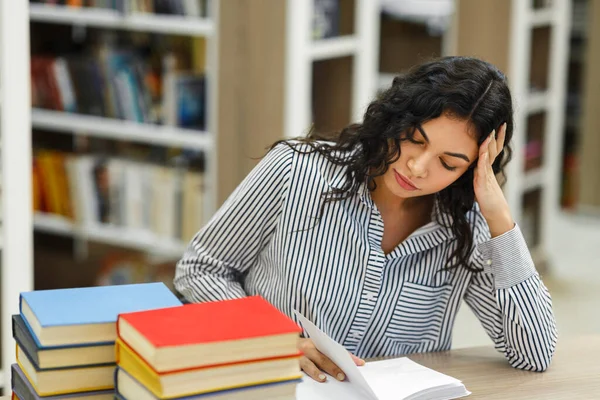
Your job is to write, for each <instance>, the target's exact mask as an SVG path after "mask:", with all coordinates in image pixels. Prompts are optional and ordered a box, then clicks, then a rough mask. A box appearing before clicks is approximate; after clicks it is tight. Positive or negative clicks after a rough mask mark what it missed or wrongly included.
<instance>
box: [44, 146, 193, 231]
mask: <svg viewBox="0 0 600 400" xmlns="http://www.w3.org/2000/svg"><path fill="white" fill-rule="evenodd" d="M32 170H33V178H32V182H33V208H34V210H35V211H38V212H44V213H50V214H55V215H59V216H62V217H65V218H67V219H70V220H73V221H76V222H77V223H78V224H81V225H83V226H94V225H99V224H108V225H110V226H116V227H122V228H124V229H127V230H129V231H131V232H132V233H134V232H151V233H153V234H155V235H156V236H158V237H164V238H169V239H179V240H182V241H185V242H187V241H189V240H190V239H191V238H192V237H193V236H194V234H195V233H196V232H197V231H198V230H199V229H200V228H201V227H202V225H203V216H204V213H203V208H204V192H205V191H204V184H203V182H204V179H203V176H204V175H203V172H202V171H195V170H189V169H184V168H177V167H167V166H164V165H158V164H153V163H148V162H141V161H138V160H131V159H127V158H108V157H104V156H99V155H74V154H71V153H64V152H60V151H53V150H40V151H38V152H36V153H35V155H34V159H33V169H32Z"/></svg>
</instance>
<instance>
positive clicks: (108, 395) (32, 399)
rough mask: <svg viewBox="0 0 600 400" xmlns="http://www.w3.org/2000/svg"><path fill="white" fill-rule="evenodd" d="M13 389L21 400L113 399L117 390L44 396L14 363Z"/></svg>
mask: <svg viewBox="0 0 600 400" xmlns="http://www.w3.org/2000/svg"><path fill="white" fill-rule="evenodd" d="M10 380H11V389H12V391H13V393H14V394H15V395H16V396H17V398H19V400H61V399H65V400H67V399H74V400H77V399H85V400H112V399H113V397H114V395H115V391H114V390H112V389H109V390H97V391H94V392H78V393H69V394H62V395H56V396H44V397H41V396H40V395H39V394H37V392H36V391H35V389H34V388H33V386H31V383H30V382H29V379H27V376H25V374H24V373H23V371H22V370H21V367H19V366H18V365H17V364H13V365H12V366H11V376H10Z"/></svg>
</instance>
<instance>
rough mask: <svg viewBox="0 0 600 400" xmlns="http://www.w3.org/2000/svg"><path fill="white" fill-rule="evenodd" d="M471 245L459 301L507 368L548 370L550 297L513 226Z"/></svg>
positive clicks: (552, 325) (552, 326)
mask: <svg viewBox="0 0 600 400" xmlns="http://www.w3.org/2000/svg"><path fill="white" fill-rule="evenodd" d="M487 235H488V238H487V239H488V240H486V241H484V242H482V243H480V244H479V245H477V246H476V248H475V251H474V252H473V255H472V261H471V262H472V265H474V266H476V267H479V268H483V272H481V273H475V274H473V276H472V279H471V282H470V285H469V288H468V289H467V291H466V293H465V302H466V303H467V304H468V305H469V307H470V308H471V309H472V310H473V312H474V313H475V315H476V316H477V318H478V319H479V321H480V322H481V324H482V325H483V327H484V329H485V331H486V332H487V334H488V335H489V337H490V338H491V339H492V340H493V341H494V343H495V347H496V349H497V350H498V351H500V352H502V353H503V354H504V355H505V357H506V358H507V360H508V361H509V363H510V364H511V365H512V366H513V367H515V368H520V369H524V370H530V371H539V372H541V371H545V370H546V368H548V366H549V365H550V361H551V359H552V356H553V354H554V350H555V347H556V341H557V330H556V321H555V318H554V313H553V311H552V299H551V297H550V293H549V292H548V289H547V288H546V286H544V283H543V282H542V280H541V278H540V276H539V274H538V273H537V271H536V269H535V266H534V263H533V260H532V259H531V255H530V253H529V250H528V248H527V244H526V243H525V239H524V238H523V235H522V233H521V230H520V229H519V227H518V225H515V227H514V228H513V229H512V230H510V231H508V232H506V233H505V234H503V235H500V236H498V237H495V238H492V239H489V232H487Z"/></svg>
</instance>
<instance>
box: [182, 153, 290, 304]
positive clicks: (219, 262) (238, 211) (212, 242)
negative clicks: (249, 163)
mask: <svg viewBox="0 0 600 400" xmlns="http://www.w3.org/2000/svg"><path fill="white" fill-rule="evenodd" d="M293 155H294V151H293V150H292V149H291V148H290V147H289V146H287V145H285V144H280V145H278V146H277V147H275V148H274V149H272V150H271V151H270V152H269V153H268V154H267V155H266V156H265V158H263V159H262V160H261V161H260V163H259V164H258V165H257V166H256V167H255V168H254V169H253V170H252V171H251V172H250V174H249V175H248V176H247V177H246V178H245V179H244V181H243V182H242V183H241V184H240V185H239V186H238V187H237V188H236V190H235V191H234V192H233V193H232V194H231V196H230V197H229V198H228V199H227V201H226V202H225V203H224V204H223V206H222V207H221V208H220V209H219V210H218V211H217V213H216V214H215V215H214V216H213V217H212V219H211V220H210V221H209V222H208V224H207V225H206V226H205V227H204V228H202V229H201V230H200V231H199V232H198V233H197V234H196V235H195V237H194V238H193V239H192V240H191V242H190V244H189V245H188V248H187V250H186V252H185V254H184V255H183V258H182V259H181V260H180V261H179V262H178V263H177V267H176V272H175V280H174V285H175V289H176V290H177V291H178V292H180V293H181V294H182V295H183V296H184V297H185V299H186V300H188V301H190V302H203V301H213V300H224V299H234V298H239V297H244V296H246V293H245V292H244V289H243V286H242V283H241V282H242V277H243V275H244V273H245V272H247V271H248V270H249V269H250V268H252V267H253V266H254V265H255V264H256V261H257V259H258V256H259V254H260V252H261V250H262V249H263V248H264V247H265V246H266V245H267V244H268V242H269V240H270V238H271V236H272V234H273V231H274V230H275V227H276V224H277V220H278V217H279V215H280V214H281V211H282V209H283V203H284V200H285V197H286V195H287V193H288V188H289V181H290V178H291V167H292V161H293Z"/></svg>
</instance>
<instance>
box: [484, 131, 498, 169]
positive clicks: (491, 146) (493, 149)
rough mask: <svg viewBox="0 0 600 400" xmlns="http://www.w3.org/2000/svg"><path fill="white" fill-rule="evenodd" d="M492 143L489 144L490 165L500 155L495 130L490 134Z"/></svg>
mask: <svg viewBox="0 0 600 400" xmlns="http://www.w3.org/2000/svg"><path fill="white" fill-rule="evenodd" d="M490 137H491V138H490V141H489V143H488V146H487V147H488V153H489V163H490V164H492V163H493V162H494V160H495V159H496V156H497V155H498V153H497V150H496V130H495V129H494V130H493V131H492V133H491V134H490Z"/></svg>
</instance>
